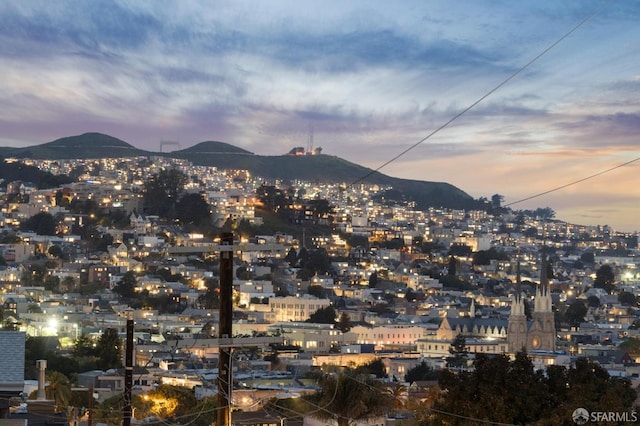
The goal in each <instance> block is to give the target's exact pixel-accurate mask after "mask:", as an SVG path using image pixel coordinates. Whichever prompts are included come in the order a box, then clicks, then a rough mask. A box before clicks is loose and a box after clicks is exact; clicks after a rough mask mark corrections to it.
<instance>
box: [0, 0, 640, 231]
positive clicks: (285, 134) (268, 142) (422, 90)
mask: <svg viewBox="0 0 640 426" xmlns="http://www.w3.org/2000/svg"><path fill="white" fill-rule="evenodd" d="M603 6H604V9H603V10H602V11H601V12H600V13H598V14H597V15H596V16H595V17H593V18H592V19H590V20H589V21H588V22H586V23H585V24H584V25H582V26H581V27H580V28H579V29H578V30H577V31H575V32H574V33H573V34H571V35H570V36H569V37H567V38H566V39H565V40H563V41H562V42H561V43H560V44H559V45H558V46H556V47H555V48H553V49H552V50H551V51H550V52H548V53H547V54H545V55H544V56H543V57H542V58H540V59H539V60H538V61H536V62H535V63H533V64H532V65H531V66H529V67H528V68H527V69H526V70H525V71H524V72H522V73H521V74H519V75H518V76H516V77H515V78H514V79H513V80H511V81H510V82H509V83H507V84H506V85H505V86H504V87H502V88H500V89H499V90H498V91H496V92H495V93H494V94H492V95H491V96H489V97H488V98H487V99H485V100H484V101H482V102H481V103H480V104H478V105H477V106H476V107H475V108H473V109H472V110H471V111H469V112H468V113H467V114H464V115H463V116H462V117H461V118H460V119H458V120H456V121H455V122H454V123H453V124H452V125H450V126H449V127H447V128H445V129H444V130H442V131H441V132H439V133H438V134H437V135H435V136H434V137H432V138H430V139H429V140H427V141H425V142H424V143H422V144H420V145H419V146H417V147H416V148H415V149H412V150H411V151H410V152H409V153H407V154H406V155H404V156H402V157H400V158H399V159H398V160H396V161H394V162H393V163H391V164H389V165H388V166H386V167H384V168H383V169H382V170H381V172H383V173H385V174H388V175H392V176H397V177H403V178H409V179H419V180H426V181H445V182H449V183H452V184H454V185H456V186H458V187H459V188H460V189H462V190H464V191H466V192H467V193H469V194H470V195H471V196H473V197H475V198H478V197H481V196H486V197H491V195H493V194H495V193H498V194H502V195H503V196H504V197H505V202H506V203H511V202H514V201H517V200H519V199H522V198H525V197H527V196H530V195H533V194H535V193H538V192H542V191H546V190H548V189H551V188H554V187H557V186H560V185H563V184H565V183H568V182H571V181H574V180H578V179H581V178H583V177H586V176H589V175H591V174H593V173H597V172H599V171H601V170H605V169H608V168H610V167H614V166H615V165H618V164H621V163H624V162H626V161H630V160H632V159H634V158H637V157H639V156H640V138H639V136H640V43H639V42H638V40H640V25H638V22H640V3H638V2H636V1H634V0H617V1H611V2H608V0H605V1H592V0H584V1H582V0H580V1H577V0H575V1H571V0H567V1H561V2H558V1H555V0H554V1H451V0H449V1H431V0H430V1H402V2H388V1H384V2H382V1H371V0H370V1H366V2H365V1H348V2H346V1H322V2H319V1H314V2H311V1H277V0H272V1H251V2H248V1H233V2H216V1H186V0H181V1H157V0H153V1H139V0H136V1H102V0H95V1H55V2H52V1H36V0H27V1H18V0H15V1H14V0H8V1H3V2H0V75H2V79H0V102H2V113H0V145H2V146H28V145H35V144H40V143H44V142H49V141H52V140H54V139H57V138H59V137H64V136H71V135H76V134H81V133H84V132H90V131H91V132H102V133H107V134H109V135H112V136H115V137H118V138H120V139H123V140H125V141H126V142H129V143H131V144H132V145H134V146H136V147H139V148H143V149H149V150H159V144H160V141H162V140H170V141H178V142H179V143H180V145H181V147H182V148H186V147H188V146H192V145H194V144H196V143H198V142H202V141H205V140H219V141H224V142H228V143H231V144H233V145H237V146H239V147H242V148H244V149H247V150H250V151H252V152H254V153H256V154H261V155H280V154H284V153H286V152H288V151H289V150H290V149H291V148H292V147H295V146H306V144H307V141H308V137H309V128H310V127H312V128H313V135H314V145H315V146H316V147H322V148H323V153H324V154H328V155H336V156H339V157H341V158H344V159H347V160H349V161H352V162H355V163H358V164H361V165H364V166H367V167H371V168H377V167H378V166H380V165H382V164H383V163H384V162H385V161H387V160H388V159H389V158H391V157H393V156H395V155H397V154H398V153H400V152H402V151H403V150H405V149H407V148H408V147H410V146H412V145H414V144H415V143H416V142H418V141H420V140H421V139H422V138H424V137H425V136H426V135H428V134H429V133H431V132H432V131H433V130H434V129H436V128H438V127H439V126H440V125H442V124H443V123H445V122H446V121H447V120H449V119H450V118H451V117H453V116H454V115H456V114H457V113H459V112H460V111H461V110H463V109H464V108H466V107H467V106H469V105H470V104H471V103H473V102H474V101H476V100H477V99H479V98H480V97H481V96H483V95H485V94H486V93H487V92H488V91H490V90H491V89H492V88H494V87H495V86H496V85H498V84H499V83H500V82H501V81H503V80H504V79H505V78H507V77H508V76H509V75H511V74H512V73H514V72H515V71H516V70H518V69H519V68H520V67H522V66H523V65H524V64H526V63H527V62H528V61H530V60H531V59H532V58H534V57H535V56H536V55H538V54H539V53H540V52H542V51H543V50H544V49H545V48H547V47H548V46H549V45H551V44H552V43H554V42H555V41H557V40H558V39H559V38H560V37H562V35H564V34H565V33H567V32H568V31H569V30H570V29H571V28H573V27H574V26H575V25H577V24H578V23H579V22H580V21H582V20H583V19H584V18H586V17H588V16H590V15H592V14H593V13H594V12H595V11H597V10H599V9H600V8H602V7H603ZM639 168H640V162H638V163H633V164H630V165H629V166H626V167H624V168H620V169H617V170H615V171H613V172H610V173H607V174H606V175H603V176H600V177H598V178H596V179H592V180H589V181H587V182H584V183H582V184H579V185H575V186H571V187H569V188H566V189H564V190H561V191H557V192H554V193H552V194H549V195H545V196H544V197H540V198H537V199H534V200H531V201H528V202H525V203H519V204H516V205H514V206H513V208H535V207H546V206H549V207H551V208H553V209H554V210H555V211H556V212H557V217H558V218H560V219H564V220H570V221H574V222H576V223H582V224H608V225H611V226H614V227H615V228H616V229H619V230H623V231H631V230H634V229H640V203H639V202H638V200H639V198H640V181H639V178H638V176H640V174H639V173H638V171H639Z"/></svg>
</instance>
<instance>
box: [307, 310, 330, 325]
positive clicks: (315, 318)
mask: <svg viewBox="0 0 640 426" xmlns="http://www.w3.org/2000/svg"><path fill="white" fill-rule="evenodd" d="M307 322H312V323H315V324H335V323H336V310H335V309H334V308H333V306H327V307H326V308H320V309H318V310H317V311H315V312H314V313H312V314H311V316H309V319H308V320H307Z"/></svg>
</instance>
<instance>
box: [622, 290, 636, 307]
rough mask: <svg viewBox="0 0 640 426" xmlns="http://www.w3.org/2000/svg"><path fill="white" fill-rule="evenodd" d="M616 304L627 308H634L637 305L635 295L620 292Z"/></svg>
mask: <svg viewBox="0 0 640 426" xmlns="http://www.w3.org/2000/svg"><path fill="white" fill-rule="evenodd" d="M618 302H620V303H621V304H623V305H627V306H636V305H637V304H638V300H637V298H636V296H635V294H633V293H631V292H628V291H621V292H620V293H619V294H618Z"/></svg>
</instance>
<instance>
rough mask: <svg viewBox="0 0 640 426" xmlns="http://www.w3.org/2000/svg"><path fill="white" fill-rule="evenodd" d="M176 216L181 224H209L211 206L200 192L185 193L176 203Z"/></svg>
mask: <svg viewBox="0 0 640 426" xmlns="http://www.w3.org/2000/svg"><path fill="white" fill-rule="evenodd" d="M176 217H177V218H178V219H179V220H180V222H182V223H183V224H188V225H196V226H199V225H209V224H211V207H210V206H209V203H207V201H206V200H205V199H204V197H203V196H202V194H185V195H183V196H182V197H180V200H178V202H177V203H176Z"/></svg>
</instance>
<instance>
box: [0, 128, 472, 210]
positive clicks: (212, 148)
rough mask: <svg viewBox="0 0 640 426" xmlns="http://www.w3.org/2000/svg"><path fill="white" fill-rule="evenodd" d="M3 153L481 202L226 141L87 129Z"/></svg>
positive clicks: (455, 203)
mask: <svg viewBox="0 0 640 426" xmlns="http://www.w3.org/2000/svg"><path fill="white" fill-rule="evenodd" d="M0 155H1V156H3V157H15V158H33V159H49V160H62V159H95V158H118V157H132V156H151V155H155V156H163V157H169V158H181V159H186V160H188V161H190V162H192V163H193V164H195V165H201V166H212V167H216V168H218V169H220V170H229V169H235V170H238V169H243V170H249V172H251V174H252V175H254V176H260V177H262V178H265V179H279V180H284V181H293V180H304V181H311V182H338V183H339V182H344V183H346V184H352V183H354V182H359V181H360V180H361V179H363V178H364V177H365V176H366V179H365V180H364V181H363V183H369V184H379V185H382V186H392V187H393V188H394V190H393V191H390V192H388V193H387V194H385V198H386V199H387V200H389V201H414V202H415V203H416V207H417V208H419V209H424V208H428V207H446V208H457V209H470V208H474V207H477V205H478V202H477V201H476V200H474V199H473V198H472V197H471V196H470V195H468V194H467V193H465V192H464V191H462V190H461V189H459V188H457V187H455V186H453V185H451V184H448V183H445V182H428V181H418V180H409V179H400V178H394V177H391V176H387V175H384V174H382V173H379V172H373V170H371V169H369V168H366V167H362V166H360V165H357V164H355V163H351V162H349V161H346V160H344V159H342V158H339V157H336V156H330V155H325V154H319V155H302V156H293V155H276V156H264V155H256V154H254V153H252V152H249V151H247V150H244V149H242V148H239V147H236V146H234V145H230V144H228V143H225V142H218V141H205V142H200V143H198V144H196V145H194V146H192V147H189V148H186V149H182V150H178V151H172V152H169V153H164V152H152V151H145V150H141V149H138V148H136V147H134V146H133V145H131V144H129V143H127V142H125V141H122V140H120V139H117V138H114V137H112V136H109V135H105V134H101V133H85V134H82V135H78V136H69V137H65V138H61V139H56V140H54V141H52V142H47V143H43V144H41V145H33V146H29V147H25V148H6V147H5V148H0Z"/></svg>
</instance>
